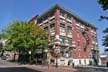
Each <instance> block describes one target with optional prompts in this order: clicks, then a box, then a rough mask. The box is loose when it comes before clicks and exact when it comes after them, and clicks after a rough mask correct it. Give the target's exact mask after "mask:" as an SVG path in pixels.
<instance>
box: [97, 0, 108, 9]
mask: <svg viewBox="0 0 108 72" xmlns="http://www.w3.org/2000/svg"><path fill="white" fill-rule="evenodd" d="M98 3H99V4H100V5H101V7H102V8H103V10H107V9H108V0H98Z"/></svg>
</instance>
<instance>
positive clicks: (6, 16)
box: [0, 0, 108, 53]
mask: <svg viewBox="0 0 108 72" xmlns="http://www.w3.org/2000/svg"><path fill="white" fill-rule="evenodd" d="M55 4H60V5H61V6H63V7H65V8H66V9H68V10H70V11H72V12H74V13H75V14H76V15H78V16H80V17H81V18H82V19H84V20H86V21H88V22H91V23H94V24H95V25H96V27H97V28H98V30H97V33H98V42H99V48H100V50H101V53H102V52H104V49H103V48H104V47H103V46H102V41H101V40H102V36H103V33H102V30H103V29H104V28H105V27H108V21H105V20H103V21H99V20H98V19H99V16H100V15H107V16H108V11H103V10H102V9H101V7H100V5H99V4H98V3H97V0H0V32H1V31H2V29H3V28H5V27H6V26H7V25H8V24H9V23H11V22H13V21H15V20H22V21H29V20H30V19H31V18H32V17H33V16H35V15H37V14H42V13H43V12H45V11H46V10H47V9H48V8H50V7H51V6H54V5H55Z"/></svg>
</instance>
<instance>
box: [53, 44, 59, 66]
mask: <svg viewBox="0 0 108 72" xmlns="http://www.w3.org/2000/svg"><path fill="white" fill-rule="evenodd" d="M54 53H55V58H56V68H57V67H58V60H57V58H58V56H59V53H60V50H59V48H58V46H57V47H56V48H55V52H54Z"/></svg>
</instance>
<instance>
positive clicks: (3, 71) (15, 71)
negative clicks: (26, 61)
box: [0, 67, 41, 72]
mask: <svg viewBox="0 0 108 72" xmlns="http://www.w3.org/2000/svg"><path fill="white" fill-rule="evenodd" d="M0 72H41V71H38V70H33V69H29V68H26V67H7V68H0Z"/></svg>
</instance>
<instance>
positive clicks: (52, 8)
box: [39, 4, 97, 29]
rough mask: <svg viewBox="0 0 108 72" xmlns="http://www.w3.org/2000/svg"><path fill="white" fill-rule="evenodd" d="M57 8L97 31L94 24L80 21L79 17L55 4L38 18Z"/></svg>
mask: <svg viewBox="0 0 108 72" xmlns="http://www.w3.org/2000/svg"><path fill="white" fill-rule="evenodd" d="M57 8H58V9H61V10H63V11H65V12H67V13H68V14H70V15H72V16H73V17H74V18H75V19H76V20H78V21H81V22H82V23H84V24H86V25H87V26H91V27H93V28H95V29H97V28H96V26H95V25H94V24H92V23H90V22H87V21H85V20H83V19H81V18H80V17H79V16H77V15H76V14H75V13H73V12H71V11H70V10H68V9H66V8H64V7H62V6H60V5H59V4H56V5H54V6H52V7H51V8H49V9H48V10H47V11H45V12H44V13H42V14H41V15H40V16H39V18H41V17H43V16H44V15H46V14H47V13H49V12H50V11H52V10H54V9H57Z"/></svg>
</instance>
